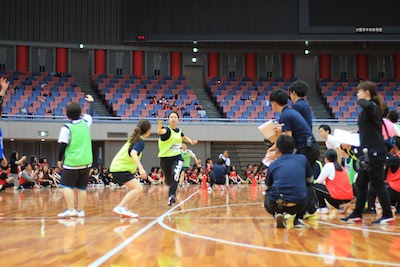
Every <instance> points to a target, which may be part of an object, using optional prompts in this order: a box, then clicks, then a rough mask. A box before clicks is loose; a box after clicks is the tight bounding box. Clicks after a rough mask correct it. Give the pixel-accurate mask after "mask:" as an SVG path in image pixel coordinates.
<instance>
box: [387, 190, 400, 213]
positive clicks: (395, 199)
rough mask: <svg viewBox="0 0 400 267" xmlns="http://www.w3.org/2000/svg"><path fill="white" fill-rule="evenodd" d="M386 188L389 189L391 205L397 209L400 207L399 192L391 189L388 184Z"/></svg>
mask: <svg viewBox="0 0 400 267" xmlns="http://www.w3.org/2000/svg"><path fill="white" fill-rule="evenodd" d="M388 189H389V195H390V202H391V205H392V206H394V207H396V208H397V209H399V208H400V192H397V191H396V190H394V189H392V188H391V187H390V186H388Z"/></svg>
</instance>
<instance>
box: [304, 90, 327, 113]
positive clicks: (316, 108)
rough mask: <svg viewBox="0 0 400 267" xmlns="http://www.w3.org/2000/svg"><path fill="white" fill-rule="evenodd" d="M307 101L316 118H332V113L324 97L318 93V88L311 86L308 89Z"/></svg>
mask: <svg viewBox="0 0 400 267" xmlns="http://www.w3.org/2000/svg"><path fill="white" fill-rule="evenodd" d="M307 101H308V103H309V104H310V107H311V109H312V111H313V113H314V117H315V118H316V119H331V114H330V113H329V110H328V109H327V108H326V106H325V104H324V101H323V98H321V96H320V95H319V94H318V88H310V90H308V93H307Z"/></svg>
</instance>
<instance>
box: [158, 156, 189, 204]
mask: <svg viewBox="0 0 400 267" xmlns="http://www.w3.org/2000/svg"><path fill="white" fill-rule="evenodd" d="M182 164H183V159H182V156H181V155H178V156H175V157H169V158H161V159H160V167H161V170H162V171H163V173H164V177H165V183H166V184H167V185H169V186H170V188H169V193H168V196H172V195H175V194H176V189H177V188H178V183H179V178H180V173H181V170H182Z"/></svg>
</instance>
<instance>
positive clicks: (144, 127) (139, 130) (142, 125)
mask: <svg viewBox="0 0 400 267" xmlns="http://www.w3.org/2000/svg"><path fill="white" fill-rule="evenodd" d="M149 129H151V123H150V122H149V121H148V120H139V122H138V124H137V126H136V129H135V130H134V131H133V134H132V135H131V138H130V139H129V142H130V143H131V145H130V146H129V150H131V149H132V147H133V146H134V145H135V143H136V142H137V141H138V140H139V139H140V136H141V135H142V134H144V133H146V132H147V131H148V130H149Z"/></svg>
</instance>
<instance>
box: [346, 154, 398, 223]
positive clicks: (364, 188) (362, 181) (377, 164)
mask: <svg viewBox="0 0 400 267" xmlns="http://www.w3.org/2000/svg"><path fill="white" fill-rule="evenodd" d="M368 156H369V161H370V166H371V169H370V170H369V171H365V170H360V171H359V172H358V178H357V181H356V184H357V196H356V199H357V200H356V209H355V210H354V212H353V214H354V215H355V216H356V217H361V216H362V212H363V209H364V206H365V201H366V200H367V198H368V183H369V182H371V184H370V187H372V188H373V189H374V190H375V192H376V195H377V196H378V198H379V202H380V203H381V206H382V216H383V217H388V218H391V217H393V215H392V210H391V208H390V197H389V192H388V190H387V188H386V185H385V173H384V170H383V166H384V164H385V159H386V153H383V152H378V151H374V150H373V149H369V152H368Z"/></svg>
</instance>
